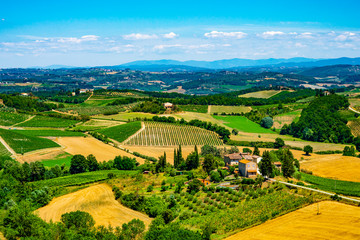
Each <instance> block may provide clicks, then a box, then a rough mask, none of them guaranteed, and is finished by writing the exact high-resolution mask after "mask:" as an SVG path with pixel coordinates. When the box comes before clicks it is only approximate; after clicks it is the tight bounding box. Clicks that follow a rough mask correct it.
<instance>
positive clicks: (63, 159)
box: [41, 153, 72, 167]
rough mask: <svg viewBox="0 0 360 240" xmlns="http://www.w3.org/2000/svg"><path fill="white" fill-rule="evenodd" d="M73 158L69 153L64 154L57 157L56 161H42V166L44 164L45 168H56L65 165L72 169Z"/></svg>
mask: <svg viewBox="0 0 360 240" xmlns="http://www.w3.org/2000/svg"><path fill="white" fill-rule="evenodd" d="M71 158H72V155H71V154H69V153H64V154H61V155H59V156H57V157H56V158H54V159H49V160H42V161H41V162H42V164H44V166H45V167H54V166H56V165H59V166H61V165H63V164H65V166H67V167H70V162H71Z"/></svg>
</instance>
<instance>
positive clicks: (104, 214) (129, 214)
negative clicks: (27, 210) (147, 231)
mask: <svg viewBox="0 0 360 240" xmlns="http://www.w3.org/2000/svg"><path fill="white" fill-rule="evenodd" d="M77 210H80V211H85V212H88V213H90V214H91V216H92V217H93V218H94V220H95V225H96V226H99V225H105V226H108V225H111V226H112V227H117V226H122V224H124V223H127V222H129V221H131V220H132V219H140V220H141V221H143V222H144V223H145V225H146V226H149V224H150V222H151V218H149V217H148V216H147V215H145V214H142V213H140V212H137V211H134V210H132V209H130V208H127V207H125V206H123V205H121V204H120V203H119V202H118V201H116V200H115V197H114V194H113V192H112V190H111V187H110V186H109V185H107V184H105V183H103V184H99V185H95V186H91V187H88V188H85V189H82V190H79V191H77V192H74V193H70V194H67V195H64V196H61V197H58V198H54V199H53V200H52V201H51V202H50V203H49V204H48V205H47V206H45V207H42V208H40V209H38V210H37V211H36V213H38V214H39V216H40V217H41V218H42V219H44V220H45V221H47V222H49V221H50V220H52V221H54V222H58V221H60V218H61V215H62V214H64V213H67V212H72V211H77Z"/></svg>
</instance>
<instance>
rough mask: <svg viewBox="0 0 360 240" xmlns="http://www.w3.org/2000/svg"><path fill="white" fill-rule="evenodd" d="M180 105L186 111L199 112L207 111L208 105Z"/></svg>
mask: <svg viewBox="0 0 360 240" xmlns="http://www.w3.org/2000/svg"><path fill="white" fill-rule="evenodd" d="M178 107H179V108H180V109H181V110H182V111H185V112H198V113H207V111H208V106H207V105H178Z"/></svg>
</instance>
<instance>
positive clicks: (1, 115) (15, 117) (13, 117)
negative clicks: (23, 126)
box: [0, 112, 30, 126]
mask: <svg viewBox="0 0 360 240" xmlns="http://www.w3.org/2000/svg"><path fill="white" fill-rule="evenodd" d="M29 117H30V115H27V114H20V113H14V112H0V126H12V125H14V124H17V123H20V122H23V121H25V120H26V119H28V118H29Z"/></svg>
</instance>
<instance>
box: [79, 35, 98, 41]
mask: <svg viewBox="0 0 360 240" xmlns="http://www.w3.org/2000/svg"><path fill="white" fill-rule="evenodd" d="M98 39H99V36H96V35H85V36H82V37H81V40H82V41H96V40H98Z"/></svg>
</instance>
